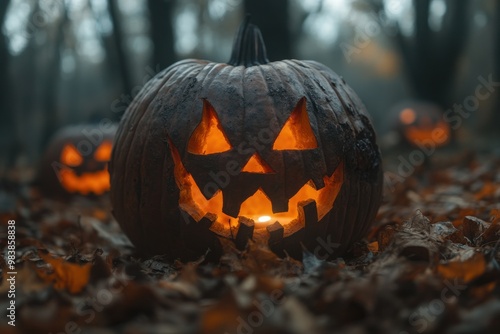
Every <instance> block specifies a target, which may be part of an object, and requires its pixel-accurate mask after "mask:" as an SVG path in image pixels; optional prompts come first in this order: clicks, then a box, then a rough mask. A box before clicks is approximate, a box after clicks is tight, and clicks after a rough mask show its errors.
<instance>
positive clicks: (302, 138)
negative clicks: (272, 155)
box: [273, 97, 318, 151]
mask: <svg viewBox="0 0 500 334" xmlns="http://www.w3.org/2000/svg"><path fill="white" fill-rule="evenodd" d="M317 147H318V141H317V140H316V137H315V136H314V132H313V130H312V128H311V123H310V122H309V116H308V114H307V109H306V98H305V97H303V98H301V99H300V100H299V102H297V105H296V106H295V109H293V111H292V113H291V114H290V117H289V118H288V120H287V121H286V122H285V125H283V128H282V129H281V131H280V133H279V134H278V138H276V140H275V142H274V145H273V150H279V151H282V150H309V149H313V148H317Z"/></svg>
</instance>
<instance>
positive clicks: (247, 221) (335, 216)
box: [110, 20, 382, 259]
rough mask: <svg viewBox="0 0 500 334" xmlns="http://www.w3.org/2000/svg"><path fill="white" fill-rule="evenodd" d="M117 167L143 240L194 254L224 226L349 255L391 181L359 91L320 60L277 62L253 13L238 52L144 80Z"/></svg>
mask: <svg viewBox="0 0 500 334" xmlns="http://www.w3.org/2000/svg"><path fill="white" fill-rule="evenodd" d="M110 174H111V201H112V205H113V210H114V215H115V217H116V219H117V220H118V222H119V223H120V225H121V226H122V228H123V230H124V231H125V232H126V234H127V235H128V236H129V238H130V239H131V241H132V242H133V243H134V244H135V245H136V247H137V248H138V249H139V250H140V251H142V252H144V253H147V254H166V255H167V256H169V257H170V258H182V259H192V258H196V257H198V256H200V255H202V254H204V253H205V252H206V250H207V249H208V248H210V250H211V252H210V253H209V255H213V257H215V258H216V257H217V256H219V255H220V254H221V247H220V242H219V239H218V238H221V237H222V238H228V239H232V240H233V241H235V242H236V245H237V246H238V247H240V248H242V247H244V246H245V244H246V242H247V241H248V239H249V238H253V239H254V240H255V241H257V242H266V243H268V244H269V245H270V246H271V248H272V249H273V250H274V251H275V252H277V253H278V254H280V255H283V254H284V252H285V251H287V252H288V254H291V255H292V256H294V257H298V258H300V256H301V254H302V249H301V245H305V246H306V247H308V248H309V249H311V251H315V250H317V251H318V254H317V255H321V256H325V255H326V256H328V257H333V256H337V255H339V254H341V253H343V252H344V251H345V250H346V249H347V248H348V247H349V246H350V245H351V244H352V243H353V242H354V241H356V240H359V239H360V238H362V237H363V236H364V235H365V233H366V231H367V229H368V227H369V225H370V223H371V222H372V221H373V218H374V216H375V214H376V211H377V209H378V207H379V203H380V199H381V189H382V183H381V175H382V174H381V163H380V155H379V151H378V148H377V145H376V143H375V134H374V132H373V129H372V126H371V124H370V121H369V119H368V115H367V113H366V111H365V108H364V106H363V105H362V103H361V101H360V100H359V98H358V97H357V96H356V94H355V93H354V92H353V91H352V90H351V88H350V87H349V86H347V85H346V84H345V82H344V80H343V79H342V78H340V77H339V76H337V75H336V74H335V73H334V72H332V71H331V70H330V69H328V68H327V67H325V66H324V65H321V64H319V63H317V62H314V61H298V60H284V61H277V62H269V61H268V60H267V57H266V52H265V46H264V43H263V40H262V37H261V34H260V31H259V30H258V28H257V27H256V26H254V25H252V24H249V22H248V20H247V21H246V22H245V23H244V24H243V25H242V27H241V28H240V31H239V33H238V35H237V37H236V40H235V44H234V49H233V54H232V57H231V60H230V61H229V62H228V63H227V64H219V63H212V62H208V61H204V60H193V59H190V60H184V61H180V62H177V63H175V64H173V65H172V66H170V67H169V68H167V69H166V70H164V71H162V72H161V73H159V74H158V75H157V76H156V77H155V78H153V79H152V80H151V81H150V82H149V83H148V84H147V85H146V86H145V87H144V88H143V90H142V91H141V92H140V93H139V94H138V96H137V97H136V98H135V100H134V101H133V102H132V104H131V105H130V107H129V108H128V110H127V111H126V113H125V115H124V117H123V119H122V121H121V123H120V125H119V129H118V133H117V138H116V143H115V146H114V148H113V154H112V159H111V162H110ZM325 243H328V244H329V245H331V244H338V245H335V247H333V248H332V247H329V249H323V248H321V247H322V246H321V245H324V244H325ZM317 247H320V248H317Z"/></svg>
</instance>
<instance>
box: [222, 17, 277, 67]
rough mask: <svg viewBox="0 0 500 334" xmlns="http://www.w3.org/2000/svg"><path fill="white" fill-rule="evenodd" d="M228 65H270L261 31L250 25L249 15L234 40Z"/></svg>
mask: <svg viewBox="0 0 500 334" xmlns="http://www.w3.org/2000/svg"><path fill="white" fill-rule="evenodd" d="M227 63H228V64H229V65H232V66H240V65H243V66H245V67H250V66H256V65H262V64H267V63H269V59H267V53H266V45H265V44H264V39H263V38H262V34H261V33H260V29H259V28H258V27H257V26H256V25H255V24H251V23H250V15H249V14H247V15H246V17H245V21H243V23H242V24H241V25H240V28H239V30H238V34H237V35H236V38H235V40H234V44H233V52H232V53H231V59H229V61H228V62H227Z"/></svg>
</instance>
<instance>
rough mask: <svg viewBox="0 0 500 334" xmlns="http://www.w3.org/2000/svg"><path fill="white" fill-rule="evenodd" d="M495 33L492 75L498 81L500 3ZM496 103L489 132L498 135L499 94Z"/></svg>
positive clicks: (499, 121) (499, 79) (499, 67)
mask: <svg viewBox="0 0 500 334" xmlns="http://www.w3.org/2000/svg"><path fill="white" fill-rule="evenodd" d="M495 24H496V31H495V39H496V40H495V42H494V43H495V60H496V61H495V62H494V64H495V65H494V66H495V68H494V70H493V71H494V74H493V81H495V82H499V81H500V2H497V3H496V21H495ZM496 98H497V101H496V103H494V104H493V105H494V106H495V110H494V111H493V116H492V120H491V122H490V124H491V126H490V131H491V132H493V133H495V134H497V135H498V124H500V93H499V92H496Z"/></svg>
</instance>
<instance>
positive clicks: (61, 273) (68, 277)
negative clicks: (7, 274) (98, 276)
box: [37, 252, 92, 294]
mask: <svg viewBox="0 0 500 334" xmlns="http://www.w3.org/2000/svg"><path fill="white" fill-rule="evenodd" d="M38 255H39V256H40V258H42V260H43V261H45V263H48V264H50V265H51V266H52V268H53V271H52V272H49V273H47V272H45V270H44V269H38V270H37V273H38V275H39V276H40V278H42V279H43V280H45V281H46V282H50V283H52V284H53V286H54V288H56V289H57V290H67V291H68V292H70V293H72V294H76V293H79V292H81V291H82V290H83V289H84V288H85V286H86V285H87V283H88V282H89V278H90V269H91V268H92V264H91V263H86V264H83V265H79V264H76V263H71V262H67V261H65V260H63V259H61V258H54V257H52V256H50V255H49V254H44V253H43V252H38Z"/></svg>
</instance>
